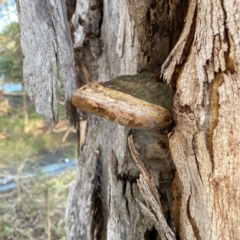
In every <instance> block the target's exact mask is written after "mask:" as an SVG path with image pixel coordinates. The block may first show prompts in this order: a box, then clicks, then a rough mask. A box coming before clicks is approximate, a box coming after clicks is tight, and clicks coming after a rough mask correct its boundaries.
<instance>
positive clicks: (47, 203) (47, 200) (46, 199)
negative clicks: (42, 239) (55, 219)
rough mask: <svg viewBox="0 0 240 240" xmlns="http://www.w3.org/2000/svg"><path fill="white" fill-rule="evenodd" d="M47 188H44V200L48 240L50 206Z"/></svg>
mask: <svg viewBox="0 0 240 240" xmlns="http://www.w3.org/2000/svg"><path fill="white" fill-rule="evenodd" d="M48 193H49V191H48V189H46V190H45V201H46V215H47V236H48V240H51V218H50V206H49V202H50V201H49V196H48Z"/></svg>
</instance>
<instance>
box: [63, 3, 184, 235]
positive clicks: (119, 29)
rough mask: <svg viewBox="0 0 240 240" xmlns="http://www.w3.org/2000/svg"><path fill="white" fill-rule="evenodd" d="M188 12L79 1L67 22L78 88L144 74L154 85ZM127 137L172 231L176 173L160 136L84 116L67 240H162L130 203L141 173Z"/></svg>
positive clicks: (176, 7) (165, 7) (138, 195)
mask: <svg viewBox="0 0 240 240" xmlns="http://www.w3.org/2000/svg"><path fill="white" fill-rule="evenodd" d="M68 4H69V5H68V6H69V7H68V9H71V8H70V4H71V3H70V1H69V2H68ZM186 10H187V4H185V5H182V4H181V2H180V1H176V2H174V3H172V4H169V3H168V2H166V1H153V2H149V1H140V2H139V1H125V0H116V1H100V0H99V1H98V0H93V1H87V2H86V1H85V0H78V1H77V2H76V9H75V11H74V12H73V11H72V12H70V11H69V15H70V16H69V21H70V20H71V21H72V25H73V28H72V31H73V32H74V34H73V35H74V47H75V64H76V68H77V77H78V84H79V86H81V84H84V83H87V82H88V81H93V80H98V81H100V82H103V81H108V80H110V79H112V78H114V77H116V76H121V75H126V74H131V75H132V74H136V73H138V72H142V71H148V72H152V73H155V74H156V76H157V77H159V75H160V69H161V65H162V63H163V62H164V60H165V59H166V58H167V56H168V55H169V54H170V51H171V49H172V47H173V46H174V45H175V43H176V41H177V39H178V38H179V36H180V33H181V30H182V27H183V21H184V18H185V15H186ZM70 24H71V23H70ZM130 133H131V134H133V139H134V144H135V145H136V147H137V149H138V150H139V152H140V154H141V155H143V156H144V158H143V159H144V160H145V165H146V166H147V168H148V169H150V172H151V174H152V175H153V176H154V177H155V184H156V185H157V188H158V191H159V193H160V194H161V201H162V205H163V212H164V215H165V217H166V219H167V220H168V224H169V225H170V226H171V227H172V228H173V229H174V223H173V222H174V221H173V218H172V215H171V213H170V207H171V204H172V203H171V199H172V198H171V184H172V179H173V176H174V167H173V165H172V164H171V156H170V152H169V149H168V140H167V135H166V133H165V135H164V134H160V135H153V134H151V133H148V132H141V131H130V129H127V128H124V127H122V126H120V125H116V124H113V123H110V122H108V121H107V120H105V119H103V118H99V117H96V116H88V128H87V137H86V143H85V145H84V146H83V147H82V149H81V151H80V160H79V168H78V170H77V174H76V179H75V181H74V184H73V186H72V188H71V192H70V195H69V199H68V204H67V213H66V214H67V224H68V233H67V239H114V238H115V239H119V240H120V239H124V240H125V239H126V240H127V239H160V237H159V235H158V233H157V231H156V229H155V228H154V226H153V222H152V221H150V220H149V218H147V217H145V216H144V215H143V214H142V212H141V210H140V207H139V204H138V203H137V201H136V199H138V200H140V201H142V195H141V193H140V191H139V188H138V186H137V184H136V179H138V177H139V169H138V167H137V166H136V164H135V162H134V160H133V159H132V158H131V154H130V151H129V149H128V144H127V137H128V136H129V134H130Z"/></svg>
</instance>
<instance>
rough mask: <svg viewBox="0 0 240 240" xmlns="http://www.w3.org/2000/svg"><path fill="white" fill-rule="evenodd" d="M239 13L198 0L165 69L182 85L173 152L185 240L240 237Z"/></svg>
mask: <svg viewBox="0 0 240 240" xmlns="http://www.w3.org/2000/svg"><path fill="white" fill-rule="evenodd" d="M239 11H240V4H239V2H237V1H227V0H224V1H210V0H208V1H196V2H195V1H192V3H191V6H190V8H189V14H188V17H187V20H186V24H185V30H184V31H183V34H182V36H181V38H180V40H179V42H178V44H177V45H176V46H175V48H174V50H173V51H172V53H171V54H170V56H169V57H168V59H167V60H166V62H165V64H164V66H163V68H162V69H163V71H162V72H163V74H164V77H165V79H166V80H167V81H168V83H169V84H171V85H172V86H173V88H176V93H175V103H174V110H175V123H176V124H175V128H174V130H173V132H172V134H171V136H170V149H171V153H172V156H173V161H174V163H175V166H176V169H177V175H176V179H175V181H174V182H175V184H174V186H173V194H174V195H176V196H181V198H177V197H175V199H179V201H174V205H173V209H174V216H175V219H177V218H178V220H177V221H178V226H179V229H178V231H179V234H180V238H181V239H211V240H212V239H239V236H240V227H239V219H240V217H239V214H240V213H239V211H240V210H239V209H240V201H239V200H240V199H239V194H240V188H239V173H240V170H239V169H240V168H239V164H240V150H239V147H238V144H239V140H240V132H239V130H238V124H237V119H239V117H240V107H239V104H238V102H239V96H240V94H239V93H240V92H239V84H240V82H239V53H240V45H239V39H240V37H239V31H238V30H237V26H239V23H240V22H239V17H238V14H237V13H239ZM195 13H197V14H195ZM186 42H189V43H190V44H189V47H187V48H185V49H184V47H185V46H184V44H185V45H186ZM183 49H184V50H183ZM186 55H187V57H185V56H186ZM178 216H179V217H178Z"/></svg>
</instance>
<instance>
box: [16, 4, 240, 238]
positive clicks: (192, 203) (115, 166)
mask: <svg viewBox="0 0 240 240" xmlns="http://www.w3.org/2000/svg"><path fill="white" fill-rule="evenodd" d="M183 2H184V4H183V5H182V4H181V3H182V1H180V0H179V1H177V0H176V1H164V0H162V1H151V2H149V1H147V0H145V1H135V0H129V1H127V0H113V1H112V0H111V1H110V0H89V1H85V0H77V1H69V0H68V1H67V4H68V6H70V7H69V9H68V10H69V11H68V20H69V22H70V20H71V23H70V25H71V30H72V37H74V39H75V42H74V46H75V63H76V73H77V80H78V81H77V85H78V87H79V86H81V85H82V84H83V83H86V82H89V81H93V80H98V81H100V82H104V81H108V80H110V79H112V78H114V77H116V76H121V75H125V74H135V73H137V72H140V71H142V70H147V71H151V72H155V73H156V72H158V70H159V65H161V64H163V66H162V74H163V77H164V79H165V80H166V82H167V83H168V84H169V85H170V86H171V87H172V88H173V89H174V90H175V91H176V93H175V99H174V120H175V127H174V129H173V130H172V133H171V134H169V138H170V142H169V144H170V150H171V153H172V157H173V161H174V164H175V167H176V170H177V171H176V172H174V167H173V165H172V164H171V154H170V152H169V149H168V138H167V135H166V132H162V133H150V132H144V131H137V130H130V129H128V128H124V127H122V126H119V125H116V124H113V123H109V122H107V121H106V120H104V119H102V118H100V117H96V116H91V115H89V116H88V129H87V137H86V142H85V144H83V142H82V141H80V142H81V145H82V147H81V155H80V159H79V166H78V169H77V174H76V178H75V181H74V184H73V186H72V189H71V192H70V195H69V200H68V205H67V211H66V219H67V224H68V226H67V227H68V233H67V238H68V239H113V238H114V239H124V240H125V239H159V236H158V235H157V232H156V230H155V229H154V228H153V222H154V224H155V225H156V228H157V229H158V231H159V232H161V231H162V226H160V225H158V224H157V220H156V219H157V218H156V216H158V219H159V221H158V222H161V221H162V219H163V217H162V215H161V214H160V215H159V212H156V211H154V209H157V207H156V208H155V207H153V205H151V204H150V202H148V196H147V195H146V192H148V191H150V190H149V189H151V191H150V192H149V198H151V199H153V200H154V199H155V200H156V202H158V201H159V199H158V197H156V194H153V193H156V190H154V189H155V188H154V184H153V183H149V184H147V182H144V181H143V179H142V177H141V175H140V177H139V174H140V172H139V169H138V167H137V166H136V164H135V162H134V161H133V159H132V158H131V155H130V152H129V149H128V145H127V137H128V136H129V135H130V134H132V135H133V141H134V143H135V145H136V148H137V151H138V152H139V154H140V156H143V158H142V160H143V162H144V165H145V166H146V169H148V170H149V172H150V174H151V176H153V177H154V183H155V185H156V186H157V190H158V192H159V193H160V195H161V204H162V212H163V216H164V217H165V218H166V220H167V221H166V222H167V223H168V225H169V226H170V227H171V228H172V230H173V231H174V232H175V233H176V235H177V237H179V238H180V239H191V240H192V239H211V240H212V239H238V238H239V235H240V227H239V211H240V210H239V209H240V203H239V195H240V189H239V175H240V174H239V173H240V172H239V171H240V170H239V169H240V168H239V161H240V150H239V148H238V145H239V142H240V134H239V127H238V124H237V120H238V118H239V117H240V116H239V115H240V107H239V96H240V92H239V91H240V90H239V89H240V88H239V79H240V78H239V72H240V69H239V65H240V44H239V41H240V36H239V29H238V28H239V27H238V26H239V24H240V20H239V12H240V3H238V1H236V0H230V1H229V0H228V1H227V0H216V1H212V0H193V1H190V5H189V7H188V13H187V16H186V21H185V27H184V29H183V30H182V24H183V19H184V16H185V10H186V7H187V5H186V3H185V1H183ZM17 3H18V11H19V19H20V24H21V33H22V46H23V50H24V54H25V63H24V64H25V67H24V69H25V70H24V76H25V82H26V83H25V88H26V90H27V91H28V93H29V94H30V96H32V98H34V100H35V104H36V109H37V111H38V112H39V113H40V114H42V115H44V117H45V120H46V123H47V124H48V125H51V124H52V121H53V122H54V123H55V122H56V119H57V114H56V96H55V93H54V88H55V86H56V79H57V77H56V76H57V65H58V66H59V73H60V76H62V79H63V80H64V81H63V85H64V87H65V98H66V103H67V104H68V105H69V106H70V107H68V109H69V108H70V109H72V110H70V112H71V111H72V113H73V114H70V115H71V116H74V110H73V108H72V105H71V103H70V102H69V100H70V97H71V96H72V94H73V91H74V83H73V82H74V81H72V80H73V79H74V65H73V57H72V55H71V53H72V52H71V46H70V35H69V34H68V30H67V24H66V22H67V20H66V17H65V15H64V14H65V10H64V5H63V4H62V2H61V1H56V2H53V1H51V0H46V1H42V2H41V3H39V1H30V2H29V1H28V2H27V1H24V0H18V1H17ZM75 3H76V8H75ZM73 9H75V10H73ZM72 13H73V15H72ZM35 19H37V23H36V21H35ZM179 25H180V26H179ZM180 33H181V36H180V37H179V35H180ZM173 47H174V49H172V48H173ZM46 49H47V51H46ZM171 50H172V51H171ZM170 52H171V53H170ZM56 55H57V57H56ZM43 56H44V57H43ZM166 58H167V59H166ZM68 80H69V81H68ZM40 82H41V85H42V88H40ZM79 135H81V136H83V134H82V133H80V134H79ZM174 174H175V178H174V181H173V184H172V179H173V175H174ZM145 175H147V174H145ZM138 178H139V184H141V186H140V185H139V186H140V189H141V191H142V193H143V196H144V198H145V200H146V204H148V206H147V207H148V209H147V208H145V205H143V204H141V203H140V205H141V208H142V209H143V212H144V213H145V214H146V215H149V216H150V218H152V219H153V222H152V221H150V220H149V218H147V217H145V216H144V215H143V214H142V213H141V211H140V207H139V205H138V204H137V201H136V199H138V200H140V202H142V201H143V199H142V195H141V192H140V190H139V188H138V186H137V179H138ZM149 179H150V178H149ZM149 182H151V181H150V180H149ZM141 187H142V188H141ZM171 187H172V195H173V199H174V201H173V205H172V195H171ZM144 194H145V195H144ZM151 194H153V195H151ZM155 200H154V201H155ZM171 206H172V207H171ZM171 208H172V209H171ZM149 209H150V210H153V211H148V210H149ZM170 209H171V210H172V214H173V216H174V218H173V217H172V215H171V212H170ZM159 211H161V210H159ZM154 214H155V215H154ZM160 219H161V220H160ZM173 220H174V222H173ZM162 223H163V224H165V222H164V221H162ZM165 226H166V225H165ZM165 229H168V226H167V227H166V228H165ZM166 232H168V230H167V231H166Z"/></svg>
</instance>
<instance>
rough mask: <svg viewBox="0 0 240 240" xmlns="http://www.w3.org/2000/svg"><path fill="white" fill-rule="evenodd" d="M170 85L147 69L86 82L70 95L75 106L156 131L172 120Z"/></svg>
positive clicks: (135, 127)
mask: <svg viewBox="0 0 240 240" xmlns="http://www.w3.org/2000/svg"><path fill="white" fill-rule="evenodd" d="M172 100H173V94H172V91H171V89H170V88H169V87H168V86H167V85H166V84H164V83H162V82H160V81H159V80H156V79H154V78H151V77H150V74H149V73H141V74H137V75H126V76H119V77H116V78H114V79H112V80H111V81H108V82H101V83H99V82H94V83H89V84H86V85H84V86H83V87H81V88H80V89H78V90H77V92H76V93H75V94H74V95H73V97H72V103H73V105H74V106H75V107H76V108H79V109H81V110H83V111H86V112H90V113H93V114H95V115H98V116H101V117H105V118H106V119H108V120H110V121H112V122H115V123H118V124H121V125H124V126H127V127H130V128H133V129H138V130H147V131H155V130H161V129H164V128H166V127H168V126H169V125H170V124H171V123H172V114H171V110H172Z"/></svg>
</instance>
